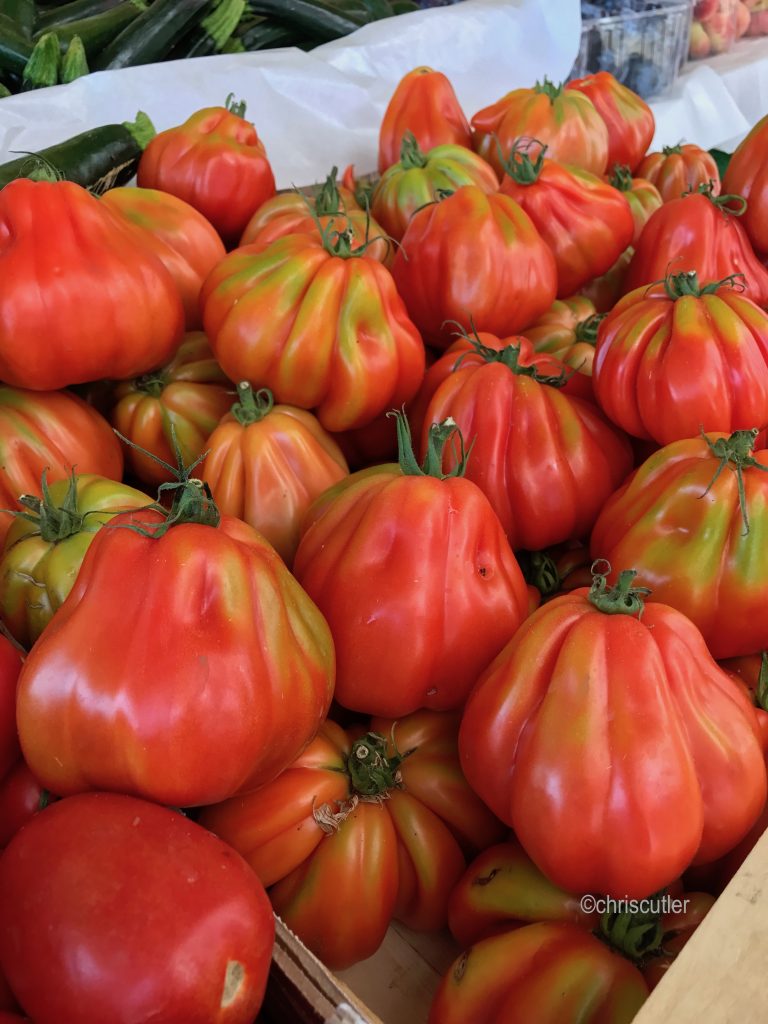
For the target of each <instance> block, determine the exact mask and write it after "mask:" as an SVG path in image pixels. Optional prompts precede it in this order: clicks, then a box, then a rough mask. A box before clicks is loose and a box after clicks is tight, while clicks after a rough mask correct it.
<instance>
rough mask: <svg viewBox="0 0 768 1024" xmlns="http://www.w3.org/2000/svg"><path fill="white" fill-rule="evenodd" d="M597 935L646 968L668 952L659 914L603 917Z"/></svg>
mask: <svg viewBox="0 0 768 1024" xmlns="http://www.w3.org/2000/svg"><path fill="white" fill-rule="evenodd" d="M661 895H662V893H659V894H657V895H656V896H651V897H650V898H649V900H648V903H649V904H652V903H653V902H658V901H659V899H660V897H661ZM595 935H596V937H597V938H599V939H600V940H601V941H602V942H604V943H605V944H606V945H607V946H610V948H611V949H613V950H615V951H616V952H617V953H621V954H622V956H625V957H626V958H627V959H628V960H631V961H632V962H633V963H635V964H643V963H645V962H646V961H647V960H648V959H651V958H653V957H655V956H661V955H662V954H663V952H664V948H663V943H664V926H663V924H662V921H661V915H660V914H659V913H657V912H652V911H645V912H642V911H636V912H635V913H631V912H629V911H623V912H621V913H619V912H618V911H609V912H608V913H605V914H603V915H602V916H601V918H600V924H599V926H598V930H597V931H596V932H595Z"/></svg>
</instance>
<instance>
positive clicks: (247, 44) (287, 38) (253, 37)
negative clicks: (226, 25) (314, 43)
mask: <svg viewBox="0 0 768 1024" xmlns="http://www.w3.org/2000/svg"><path fill="white" fill-rule="evenodd" d="M296 39H297V35H296V30H295V29H292V28H289V26H288V25H280V24H278V23H277V22H276V21H267V20H266V19H264V21H263V23H262V24H260V25H254V26H253V27H252V28H249V29H247V30H246V31H245V32H243V34H242V35H241V36H240V42H241V43H242V44H243V48H244V49H246V50H272V49H276V48H277V47H280V46H295V45H296ZM318 41H319V40H318Z"/></svg>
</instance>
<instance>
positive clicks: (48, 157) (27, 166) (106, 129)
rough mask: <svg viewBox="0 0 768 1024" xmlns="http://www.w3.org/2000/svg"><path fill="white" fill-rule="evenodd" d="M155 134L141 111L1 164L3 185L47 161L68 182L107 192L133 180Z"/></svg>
mask: <svg viewBox="0 0 768 1024" xmlns="http://www.w3.org/2000/svg"><path fill="white" fill-rule="evenodd" d="M154 134H155V129H154V127H153V125H152V122H151V121H150V120H149V118H148V117H147V115H146V114H144V113H142V112H141V111H139V113H138V114H137V115H136V120H135V121H126V122H124V123H123V124H108V125H104V126H103V127H101V128H92V129H91V130H90V131H87V132H81V134H80V135H75V136H74V137H73V138H71V139H66V140H65V141H64V142H59V143H57V144H56V145H55V146H49V147H48V148H47V149H42V150H40V151H39V152H38V153H28V154H25V155H23V156H19V157H18V158H17V159H15V160H10V161H9V162H8V163H5V164H0V188H2V187H3V186H4V185H7V184H8V182H9V181H13V180H14V179H16V178H24V177H26V176H27V175H29V174H30V173H31V172H33V171H34V170H35V168H36V167H39V166H41V165H43V164H45V165H47V166H51V167H53V168H54V169H55V170H56V172H57V173H58V174H59V175H60V176H61V177H62V178H65V179H66V180H67V181H74V182H76V183H77V184H78V185H82V186H83V188H87V189H90V190H91V191H92V192H97V193H99V194H100V193H101V192H106V191H107V189H109V188H115V187H116V186H118V185H124V184H125V183H126V182H127V181H130V179H131V178H132V177H133V175H134V173H135V171H136V167H137V166H138V163H139V159H140V158H141V154H142V153H143V152H144V149H145V148H146V146H147V144H148V143H149V141H150V140H151V139H152V138H153V137H154Z"/></svg>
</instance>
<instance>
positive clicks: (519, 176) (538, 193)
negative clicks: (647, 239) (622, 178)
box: [501, 139, 634, 299]
mask: <svg viewBox="0 0 768 1024" xmlns="http://www.w3.org/2000/svg"><path fill="white" fill-rule="evenodd" d="M533 145H537V143H533ZM530 146H531V140H520V139H518V140H517V142H515V144H514V145H513V147H512V152H511V154H510V157H509V160H507V161H505V163H504V168H505V171H506V174H505V176H504V180H503V181H502V183H501V191H502V192H503V193H504V194H505V195H508V196H511V198H512V199H514V200H515V202H516V203H519V204H520V206H521V207H522V208H523V209H524V210H525V212H526V213H527V214H528V216H529V217H530V218H531V220H532V221H533V224H534V226H535V228H536V230H537V231H538V232H539V234H540V235H541V237H542V238H543V239H544V241H545V242H546V243H547V245H548V246H549V248H550V249H551V250H552V253H553V255H554V257H555V264H556V266H557V295H558V298H561V299H564V298H567V297H568V296H569V295H573V294H574V292H577V291H578V290H579V288H581V287H582V286H583V285H585V284H587V283H588V282H589V281H591V280H593V278H595V277H599V276H600V274H604V273H605V272H606V271H608V270H610V268H611V267H612V266H613V265H614V263H615V262H616V260H617V259H618V258H619V256H621V254H622V253H623V252H624V250H625V249H626V248H627V246H628V245H629V244H630V243H631V241H632V238H633V233H634V219H633V215H632V210H631V209H630V206H629V203H628V202H627V200H626V198H625V197H624V196H623V195H622V193H621V192H619V191H618V190H617V189H615V188H613V187H612V186H611V185H608V184H606V182H604V181H602V180H601V179H600V178H598V177H596V176H595V175H594V174H590V173H589V172H588V171H583V170H581V169H580V168H578V167H567V166H566V165H565V164H561V163H558V162H557V161H556V160H547V159H545V154H546V153H547V152H548V147H547V146H544V147H539V150H538V154H537V156H536V159H535V160H533V159H531V156H530V155H529V152H526V150H527V149H528V150H530ZM564 229H565V230H564Z"/></svg>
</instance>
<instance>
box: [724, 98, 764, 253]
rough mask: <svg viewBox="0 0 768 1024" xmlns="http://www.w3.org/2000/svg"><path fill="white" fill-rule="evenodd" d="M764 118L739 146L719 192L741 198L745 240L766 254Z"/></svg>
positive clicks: (729, 164)
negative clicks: (743, 207) (743, 206)
mask: <svg viewBox="0 0 768 1024" xmlns="http://www.w3.org/2000/svg"><path fill="white" fill-rule="evenodd" d="M766 140H768V115H766V116H765V117H763V118H761V119H760V120H759V121H758V122H757V124H756V125H755V126H754V128H753V129H752V131H751V132H750V133H749V135H747V137H746V138H745V139H744V140H743V141H742V142H740V143H739V145H738V146H737V147H736V150H735V152H734V154H733V156H732V157H731V159H730V161H729V163H728V169H727V170H726V172H725V176H724V177H723V191H724V192H726V193H730V194H735V195H739V196H744V198H745V199H746V201H747V208H746V210H745V211H744V216H743V217H742V220H741V223H742V224H743V226H744V230H745V231H746V232H747V234H748V235H749V240H750V242H751V243H752V245H753V246H754V247H755V250H756V251H757V252H759V253H763V254H764V253H768V226H766V215H767V214H766V202H767V201H768V159H766V150H765V146H766Z"/></svg>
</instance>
